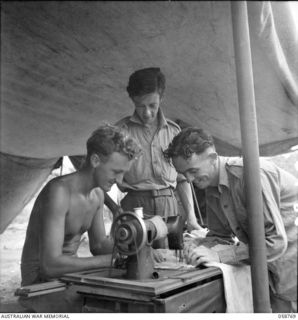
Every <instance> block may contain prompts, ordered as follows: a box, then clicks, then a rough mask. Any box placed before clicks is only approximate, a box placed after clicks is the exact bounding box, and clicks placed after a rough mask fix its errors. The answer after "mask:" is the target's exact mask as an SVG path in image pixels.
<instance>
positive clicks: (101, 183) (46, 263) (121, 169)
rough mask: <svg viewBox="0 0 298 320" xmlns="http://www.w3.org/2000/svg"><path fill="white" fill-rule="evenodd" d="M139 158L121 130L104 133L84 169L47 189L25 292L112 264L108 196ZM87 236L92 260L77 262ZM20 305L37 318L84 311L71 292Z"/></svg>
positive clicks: (32, 223) (26, 262)
mask: <svg viewBox="0 0 298 320" xmlns="http://www.w3.org/2000/svg"><path fill="white" fill-rule="evenodd" d="M139 152H140V149H139V147H138V145H137V144H136V143H135V141H134V140H133V139H132V138H129V137H128V136H126V135H125V134H124V133H123V132H122V131H121V130H120V129H119V128H116V127H113V126H109V125H107V126H103V127H100V128H99V129H97V130H96V131H94V133H93V134H92V136H91V137H90V138H89V139H88V141H87V158H86V163H85V166H84V167H83V168H82V169H81V170H79V171H77V172H74V173H71V174H68V175H65V176H60V177H57V178H55V179H53V180H51V181H50V182H49V183H48V184H47V185H46V186H45V187H44V189H43V190H42V191H41V192H40V194H39V196H38V198H37V200H36V202H35V205H34V207H33V210H32V213H31V216H30V220H29V225H28V229H27V234H26V239H25V244H24V248H23V253H22V262H21V273H22V285H23V286H25V285H31V284H36V283H42V282H46V281H50V280H51V279H55V278H59V277H61V276H62V275H63V274H65V273H71V272H79V271H83V270H90V269H95V268H98V267H105V266H109V265H110V264H111V252H112V246H113V244H112V240H111V239H110V238H107V237H106V233H105V226H104V221H103V205H104V191H106V192H107V191H109V190H110V189H111V187H112V185H113V184H114V183H120V182H122V179H123V175H124V173H125V172H126V171H127V170H129V168H130V166H131V163H132V162H133V160H134V159H135V158H136V157H137V155H138V154H139ZM86 231H87V232H88V236H89V246H90V251H91V253H92V255H93V257H84V258H83V257H78V256H77V255H76V254H77V251H78V248H79V244H80V240H81V236H82V234H83V233H84V232H86ZM20 302H21V304H22V305H23V306H26V307H27V308H30V309H32V310H34V311H36V312H80V311H81V301H80V297H79V295H78V294H76V292H72V290H71V288H70V289H67V290H66V291H63V292H61V293H54V294H50V295H44V296H39V297H33V298H29V299H24V298H21V299H20Z"/></svg>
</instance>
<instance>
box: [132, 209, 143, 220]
mask: <svg viewBox="0 0 298 320" xmlns="http://www.w3.org/2000/svg"><path fill="white" fill-rule="evenodd" d="M133 211H134V213H135V214H136V215H137V216H138V217H139V218H141V219H143V218H144V215H143V207H138V208H134V209H133Z"/></svg>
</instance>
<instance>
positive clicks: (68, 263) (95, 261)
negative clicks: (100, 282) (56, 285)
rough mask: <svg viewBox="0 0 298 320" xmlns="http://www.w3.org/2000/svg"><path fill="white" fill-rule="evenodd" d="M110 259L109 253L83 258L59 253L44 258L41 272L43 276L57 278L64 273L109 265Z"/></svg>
mask: <svg viewBox="0 0 298 320" xmlns="http://www.w3.org/2000/svg"><path fill="white" fill-rule="evenodd" d="M111 259H112V255H111V254H107V255H100V256H95V257H84V258H80V257H74V256H66V255H61V256H60V257H57V258H51V259H46V261H44V263H42V266H41V272H42V275H43V276H44V277H45V278H48V279H51V278H58V277H61V276H62V275H64V274H66V273H73V272H80V271H85V270H91V269H96V268H99V267H108V266H110V265H111Z"/></svg>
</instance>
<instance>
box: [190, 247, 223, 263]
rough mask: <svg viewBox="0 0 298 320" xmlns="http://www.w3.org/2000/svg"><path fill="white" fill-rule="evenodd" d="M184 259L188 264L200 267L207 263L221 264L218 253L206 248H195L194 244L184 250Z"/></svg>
mask: <svg viewBox="0 0 298 320" xmlns="http://www.w3.org/2000/svg"><path fill="white" fill-rule="evenodd" d="M184 257H185V260H186V262H187V263H188V264H191V265H193V266H199V265H201V264H203V263H206V262H212V261H213V262H214V261H215V262H220V259H219V256H218V254H217V252H216V251H214V250H212V249H209V248H206V247H205V246H198V247H195V246H194V244H192V245H189V246H188V248H185V250H184Z"/></svg>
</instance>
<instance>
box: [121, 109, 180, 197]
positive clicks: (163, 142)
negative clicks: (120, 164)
mask: <svg viewBox="0 0 298 320" xmlns="http://www.w3.org/2000/svg"><path fill="white" fill-rule="evenodd" d="M157 116H158V119H159V124H160V125H159V128H158V130H157V131H156V133H155V135H154V136H153V138H152V137H151V135H150V132H149V130H148V129H147V128H146V127H145V126H144V124H143V123H142V121H141V120H140V119H139V117H138V115H137V114H136V113H134V114H133V115H132V116H128V117H126V118H124V119H122V120H120V121H119V122H117V123H116V125H117V126H119V127H121V128H123V129H125V130H126V131H127V132H128V134H130V135H131V136H132V137H134V139H136V140H137V142H138V143H139V145H140V146H141V148H142V151H143V152H142V155H141V156H140V157H139V158H138V159H137V160H136V161H134V163H133V164H132V167H131V169H130V170H129V172H127V173H126V174H125V175H124V179H123V183H122V184H121V185H120V186H119V187H120V189H121V190H123V191H128V190H129V189H133V190H152V189H163V188H167V187H173V188H176V180H177V172H176V170H175V168H174V166H173V165H172V164H171V163H170V162H169V161H168V160H167V159H166V158H165V157H164V154H163V152H164V151H165V150H166V149H167V148H168V146H169V144H170V142H171V141H172V139H173V138H174V136H175V135H177V134H178V133H179V132H180V127H179V126H178V125H177V124H176V123H174V122H173V121H171V120H168V119H166V118H165V117H164V115H163V113H162V111H161V109H159V112H158V115H157Z"/></svg>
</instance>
